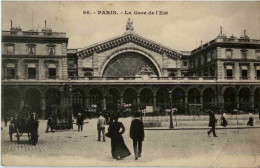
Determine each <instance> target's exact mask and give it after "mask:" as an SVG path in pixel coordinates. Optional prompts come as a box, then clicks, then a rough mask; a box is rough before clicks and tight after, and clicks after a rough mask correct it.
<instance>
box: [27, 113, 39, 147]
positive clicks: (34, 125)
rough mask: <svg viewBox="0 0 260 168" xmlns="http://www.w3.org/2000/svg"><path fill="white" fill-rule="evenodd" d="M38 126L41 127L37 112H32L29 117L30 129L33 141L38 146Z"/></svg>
mask: <svg viewBox="0 0 260 168" xmlns="http://www.w3.org/2000/svg"><path fill="white" fill-rule="evenodd" d="M38 128H39V121H38V120H37V117H36V113H31V116H30V119H29V129H30V133H31V143H32V145H34V146H36V144H37V142H38Z"/></svg>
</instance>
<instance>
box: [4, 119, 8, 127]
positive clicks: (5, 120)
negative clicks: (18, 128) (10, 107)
mask: <svg viewBox="0 0 260 168" xmlns="http://www.w3.org/2000/svg"><path fill="white" fill-rule="evenodd" d="M4 122H5V125H4V126H5V127H7V122H8V118H7V116H5V117H4Z"/></svg>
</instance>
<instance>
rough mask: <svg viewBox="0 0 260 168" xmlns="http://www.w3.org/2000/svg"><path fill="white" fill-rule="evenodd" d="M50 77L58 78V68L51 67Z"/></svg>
mask: <svg viewBox="0 0 260 168" xmlns="http://www.w3.org/2000/svg"><path fill="white" fill-rule="evenodd" d="M49 78H56V68H49Z"/></svg>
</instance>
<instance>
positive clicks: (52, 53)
mask: <svg viewBox="0 0 260 168" xmlns="http://www.w3.org/2000/svg"><path fill="white" fill-rule="evenodd" d="M49 55H50V56H54V47H49Z"/></svg>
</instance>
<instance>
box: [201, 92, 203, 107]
mask: <svg viewBox="0 0 260 168" xmlns="http://www.w3.org/2000/svg"><path fill="white" fill-rule="evenodd" d="M200 104H201V108H203V95H202V94H200Z"/></svg>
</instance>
